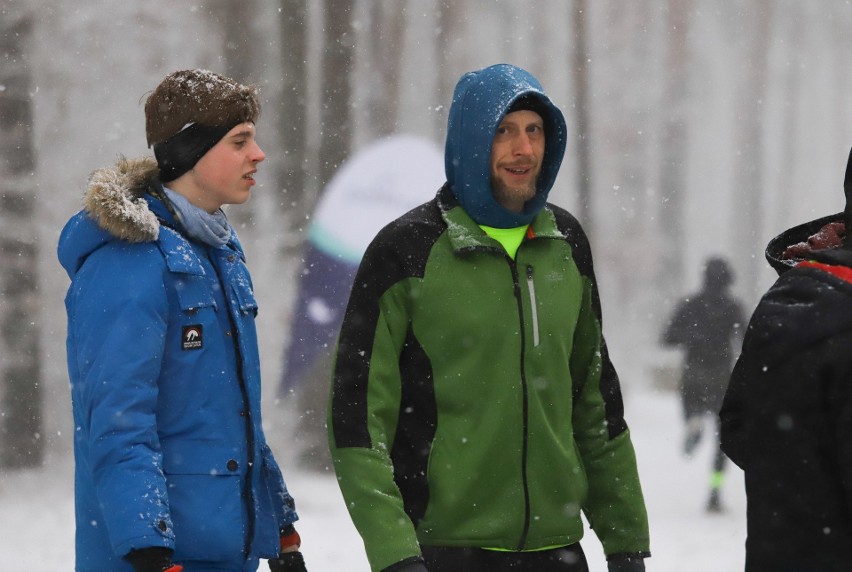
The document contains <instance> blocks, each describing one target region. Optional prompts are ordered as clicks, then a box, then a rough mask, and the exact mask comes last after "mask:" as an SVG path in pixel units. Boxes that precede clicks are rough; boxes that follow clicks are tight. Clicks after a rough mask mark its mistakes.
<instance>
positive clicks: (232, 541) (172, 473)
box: [162, 441, 246, 560]
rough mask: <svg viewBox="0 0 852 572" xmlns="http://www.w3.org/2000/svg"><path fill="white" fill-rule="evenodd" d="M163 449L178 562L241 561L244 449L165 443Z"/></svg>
mask: <svg viewBox="0 0 852 572" xmlns="http://www.w3.org/2000/svg"><path fill="white" fill-rule="evenodd" d="M162 449H163V473H164V475H165V477H166V486H167V490H168V499H169V509H170V512H171V516H172V522H173V523H174V533H175V559H176V560H180V559H187V560H232V559H234V558H240V557H241V555H242V554H243V550H244V547H245V540H246V507H245V506H244V503H243V498H242V482H243V479H244V472H245V467H243V466H242V465H243V464H244V463H243V461H242V455H241V454H240V451H241V447H240V445H239V444H228V443H217V444H211V443H208V442H204V441H178V442H169V441H165V442H163V443H162Z"/></svg>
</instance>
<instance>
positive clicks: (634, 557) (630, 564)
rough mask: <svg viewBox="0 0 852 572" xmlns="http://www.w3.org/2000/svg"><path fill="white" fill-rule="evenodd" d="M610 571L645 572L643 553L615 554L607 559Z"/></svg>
mask: <svg viewBox="0 0 852 572" xmlns="http://www.w3.org/2000/svg"><path fill="white" fill-rule="evenodd" d="M606 566H607V570H608V572H645V556H644V555H642V554H613V555H612V556H610V557H608V558H607V559H606Z"/></svg>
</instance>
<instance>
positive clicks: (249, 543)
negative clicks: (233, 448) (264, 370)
mask: <svg viewBox="0 0 852 572" xmlns="http://www.w3.org/2000/svg"><path fill="white" fill-rule="evenodd" d="M209 258H210V256H209V255H208V259H209ZM220 260H221V259H220ZM211 263H212V260H211ZM213 268H214V269H215V270H216V275H217V276H218V278H219V283H220V284H222V285H223V286H224V285H225V284H226V283H225V281H224V280H223V279H222V272H221V270H220V268H219V266H218V265H217V264H213ZM224 294H225V305H226V311H227V312H228V321H229V323H230V324H231V332H233V335H232V336H231V341H232V342H233V344H234V353H235V357H236V361H237V364H236V365H237V379H238V380H239V384H240V393H241V394H242V398H243V410H244V411H245V426H246V447H247V449H248V451H247V452H246V463H248V466H247V467H246V477H245V482H244V483H243V491H242V496H243V499H244V500H245V503H246V513H247V514H246V516H247V517H248V522H247V523H246V537H245V542H244V544H243V558H245V559H246V560H248V558H249V555H250V554H251V552H252V548H253V545H254V528H255V521H256V519H257V514H256V513H255V509H254V501H255V499H254V492H253V490H252V480H253V478H254V475H253V473H254V447H255V439H254V424H253V420H252V413H251V401H250V400H249V394H248V387H246V380H245V377H244V375H243V373H244V371H243V354H242V351H240V344H239V339H238V338H239V337H240V335H239V330H238V329H237V322H236V320H235V318H234V315H233V314H232V313H231V311H232V310H233V311H235V312H239V309H238V308H236V309H235V308H233V307H232V305H231V304H230V303H228V296H229V295H231V293H230V292H225V293H224Z"/></svg>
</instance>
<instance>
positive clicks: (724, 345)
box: [663, 257, 744, 512]
mask: <svg viewBox="0 0 852 572" xmlns="http://www.w3.org/2000/svg"><path fill="white" fill-rule="evenodd" d="M733 281H734V274H733V271H732V270H731V267H730V265H729V264H728V263H727V262H726V261H725V260H724V259H723V258H717V257H713V258H709V259H708V260H707V262H706V264H705V267H704V284H703V285H702V287H701V290H700V291H699V292H697V293H695V294H693V295H690V296H687V297H686V298H684V299H683V300H681V302H680V303H679V304H678V306H677V308H676V309H675V311H674V313H673V314H672V316H671V318H670V319H669V323H668V326H667V327H666V330H665V333H664V335H663V343H664V344H665V345H669V346H677V347H679V348H681V349H683V350H684V351H685V352H686V356H685V358H684V363H683V371H682V374H681V379H680V387H679V389H680V396H681V403H682V404H683V415H684V420H685V422H686V438H685V441H684V453H686V454H687V455H692V453H693V451H694V450H695V447H696V446H697V445H698V443H699V441H700V440H701V436H702V434H703V432H704V424H705V417H706V416H707V415H708V414H709V415H711V416H712V417H713V419H714V422H715V426H714V428H713V439H714V441H715V443H716V454H715V457H714V459H713V470H712V473H711V476H710V498H709V500H708V501H707V510H708V511H710V512H719V511H720V510H721V508H722V507H721V502H720V490H721V487H722V482H723V479H724V469H725V460H726V457H725V454H724V453H723V452H722V449H721V448H720V447H719V427H718V414H719V409H720V408H721V407H722V399H723V397H724V395H725V389H726V387H727V386H728V379H729V378H730V377H731V368H732V365H733V355H732V352H731V346H732V344H733V343H734V341H735V340H736V339H738V338H739V334H740V329H741V325H742V323H743V320H744V317H743V310H742V306H741V305H740V303H739V302H738V301H737V300H736V299H735V298H734V297H733V295H732V294H731V293H730V287H731V284H732V283H733Z"/></svg>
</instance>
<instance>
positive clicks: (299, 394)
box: [280, 134, 444, 471]
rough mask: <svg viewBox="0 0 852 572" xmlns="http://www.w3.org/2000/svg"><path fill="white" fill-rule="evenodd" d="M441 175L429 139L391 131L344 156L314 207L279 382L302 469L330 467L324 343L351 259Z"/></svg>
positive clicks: (354, 264) (349, 276) (328, 343)
mask: <svg viewBox="0 0 852 572" xmlns="http://www.w3.org/2000/svg"><path fill="white" fill-rule="evenodd" d="M443 176H444V157H443V154H442V153H441V150H440V148H439V147H438V146H437V145H436V144H435V143H433V142H432V141H430V140H428V139H425V138H422V137H417V136H414V135H406V134H396V135H392V136H390V137H385V138H383V139H380V140H378V141H376V142H373V143H371V144H370V145H368V146H367V147H365V148H364V149H362V150H361V151H359V152H358V153H356V154H355V155H354V156H353V157H352V158H351V159H349V160H348V161H346V162H345V163H344V164H343V165H342V166H341V167H340V169H338V170H337V172H336V173H335V175H334V177H332V179H331V181H329V183H328V185H327V187H326V189H325V191H324V192H323V194H322V197H321V198H320V201H319V203H318V204H317V207H316V209H315V210H314V213H313V216H312V221H311V226H310V227H309V229H308V241H307V244H306V246H305V252H304V254H303V256H302V268H301V270H300V272H299V275H298V281H299V286H298V288H299V290H298V294H297V299H296V304H295V306H294V310H293V317H292V320H291V322H290V332H289V335H288V338H287V346H286V349H285V355H284V371H283V374H282V376H281V386H280V392H281V394H282V395H285V394H295V396H296V401H297V403H298V416H299V417H298V425H297V442H298V447H299V450H300V453H299V464H300V465H301V466H303V467H305V468H307V469H312V470H317V471H325V470H328V469H329V468H330V467H331V456H330V454H329V451H328V436H327V433H326V405H327V403H328V392H329V384H330V383H331V362H332V356H331V350H332V348H333V347H334V343H335V340H336V338H337V333H338V331H339V329H340V323H341V322H342V321H343V311H344V310H345V309H346V301H347V300H348V299H349V291H350V289H351V288H352V281H353V280H354V279H355V271H356V270H357V269H358V263H360V262H361V257H362V256H363V255H364V251H365V250H366V249H367V245H368V244H369V242H370V240H372V239H373V237H374V236H375V235H376V233H378V232H379V230H380V229H381V228H382V227H383V226H384V225H386V224H387V223H389V222H390V221H392V220H393V219H395V218H397V217H398V216H400V215H401V214H403V213H405V212H406V211H408V210H410V209H412V208H414V207H416V206H417V205H419V204H421V203H423V202H425V201H426V200H428V199H429V198H430V197H431V196H432V195H434V193H435V189H437V188H438V187H440V186H441V184H442V183H443V182H444V179H443Z"/></svg>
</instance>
